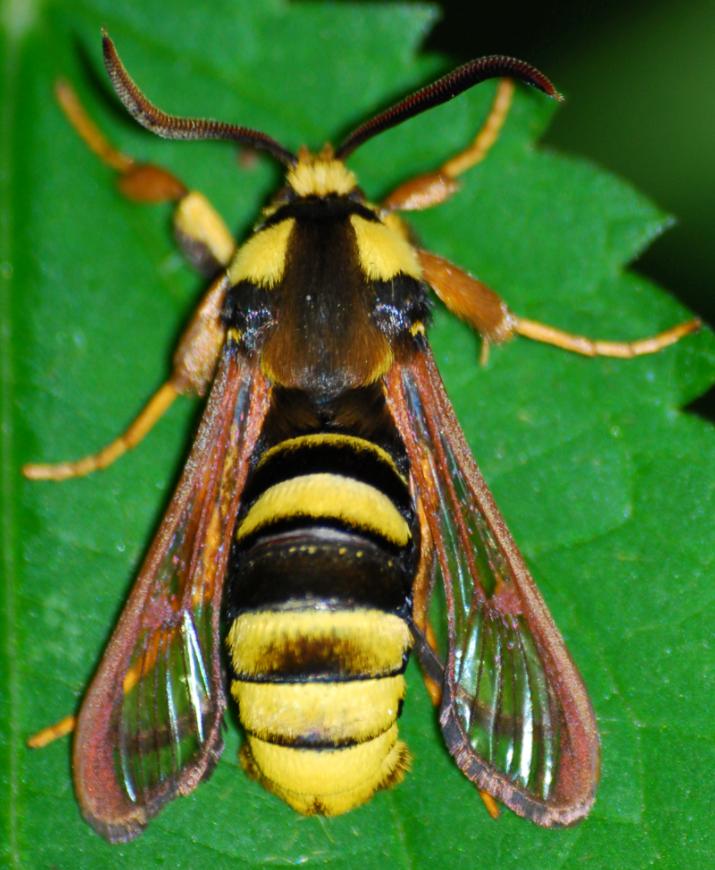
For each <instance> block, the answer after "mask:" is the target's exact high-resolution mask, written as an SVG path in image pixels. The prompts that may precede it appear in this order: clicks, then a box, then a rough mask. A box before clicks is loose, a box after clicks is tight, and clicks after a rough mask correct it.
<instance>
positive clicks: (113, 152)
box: [22, 82, 235, 481]
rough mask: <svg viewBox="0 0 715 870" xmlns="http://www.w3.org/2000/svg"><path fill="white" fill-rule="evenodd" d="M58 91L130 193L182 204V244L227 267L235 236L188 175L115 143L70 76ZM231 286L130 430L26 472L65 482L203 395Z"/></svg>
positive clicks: (188, 338) (211, 267) (211, 302)
mask: <svg viewBox="0 0 715 870" xmlns="http://www.w3.org/2000/svg"><path fill="white" fill-rule="evenodd" d="M55 92H56V95H57V99H58V101H59V104H60V106H61V107H62V109H63V111H64V113H65V115H66V116H67V118H68V119H69V121H70V123H71V124H72V126H73V127H74V128H75V130H76V131H77V133H78V134H79V135H80V136H81V138H82V139H83V141H84V142H85V143H86V144H87V146H88V147H89V148H90V150H91V151H93V152H94V153H95V154H96V155H97V156H98V157H99V158H100V159H101V160H102V161H103V162H104V163H105V164H106V165H107V166H110V167H111V168H112V169H114V170H116V171H117V172H118V173H119V187H120V190H121V191H122V193H123V194H124V195H125V196H127V197H128V198H130V199H133V200H135V201H138V202H163V201H173V202H176V211H175V213H174V227H175V230H176V235H177V238H178V240H179V244H180V245H181V247H182V248H183V250H184V253H186V255H187V256H188V258H189V260H191V262H192V263H193V264H194V265H196V266H197V267H198V268H201V269H203V270H205V271H209V272H215V271H216V269H218V268H221V267H225V266H227V265H228V263H229V262H230V260H231V258H232V257H233V253H234V249H235V242H234V240H233V238H232V236H231V234H230V233H229V232H228V229H227V228H226V226H225V224H224V223H223V221H222V220H221V218H220V217H219V215H218V214H217V212H216V211H215V210H214V209H213V207H212V206H211V205H210V203H209V202H208V200H206V198H205V197H204V196H203V195H202V194H200V193H197V192H196V191H189V190H187V188H186V187H185V186H184V184H182V182H181V181H179V180H178V179H177V178H175V177H174V176H173V175H172V174H171V173H170V172H167V171H166V170H165V169H162V168H161V167H158V166H152V165H150V164H146V163H137V162H136V161H135V160H134V159H133V158H132V157H129V156H128V155H126V154H123V153H122V152H121V151H118V150H117V149H116V148H114V147H113V146H112V145H111V144H110V143H109V142H108V141H107V140H106V139H105V137H104V136H103V134H102V133H101V131H100V130H99V129H98V128H97V127H96V125H95V124H94V123H93V121H92V120H91V118H89V116H88V115H87V113H86V112H85V111H84V108H83V107H82V105H81V103H80V102H79V100H78V99H77V95H76V94H75V92H74V91H73V90H72V88H71V87H70V86H69V85H68V84H67V83H66V82H58V83H57V85H56V88H55ZM226 290H227V284H226V278H225V276H224V275H221V276H219V278H218V279H217V280H215V281H214V282H213V284H212V285H211V287H210V288H209V290H208V291H207V293H206V295H205V297H204V299H203V300H202V302H201V303H200V305H199V307H198V308H197V310H196V312H195V313H194V316H193V317H192V319H191V321H190V323H189V325H188V327H187V328H186V330H185V332H184V335H183V336H182V338H181V340H180V341H179V345H178V347H177V351H176V354H175V355H174V365H173V372H172V375H171V377H170V378H169V380H168V381H166V383H164V384H162V386H161V387H160V388H159V389H158V390H157V391H156V393H155V394H154V395H153V396H152V397H151V399H150V400H149V401H148V402H147V404H146V405H145V407H144V408H143V409H142V411H141V412H140V413H139V415H138V416H137V417H136V419H135V420H134V421H133V422H132V423H131V425H130V426H129V427H128V428H127V429H126V431H125V432H123V433H122V434H121V435H120V436H119V437H118V438H116V439H114V441H112V442H111V443H110V444H108V445H107V446H106V447H103V448H102V449H101V450H99V451H98V452H97V453H93V454H91V455H89V456H84V457H82V458H81V459H77V460H75V461H71V462H58V463H53V464H45V463H30V464H28V465H25V466H24V468H23V470H22V471H23V474H24V475H25V477H28V478H30V479H31V480H52V481H60V480H67V479H68V478H72V477H83V476H84V475H86V474H90V473H91V472H93V471H97V470H99V469H101V468H107V466H109V465H111V464H112V463H113V462H115V461H116V460H117V459H119V457H120V456H123V455H124V454H125V453H126V452H127V451H128V450H131V449H132V448H133V447H136V446H137V444H139V442H140V441H141V440H142V439H143V438H144V437H145V436H146V435H147V434H148V432H149V431H150V430H151V429H152V428H153V427H154V425H155V424H156V423H157V422H158V420H159V419H160V418H161V417H162V416H163V415H164V413H165V412H166V411H167V410H168V409H169V407H170V406H171V404H172V403H173V401H174V399H175V398H176V397H177V396H178V395H180V394H182V393H191V392H193V393H198V394H199V395H201V394H203V392H204V391H205V389H206V386H207V384H208V383H209V381H210V379H211V376H212V374H213V370H214V367H215V363H216V359H217V357H218V353H219V350H220V347H221V345H222V343H223V338H224V330H223V326H222V324H221V320H220V312H221V306H222V304H223V299H224V296H225V293H226Z"/></svg>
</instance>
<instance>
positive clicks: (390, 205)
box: [382, 79, 514, 211]
mask: <svg viewBox="0 0 715 870" xmlns="http://www.w3.org/2000/svg"><path fill="white" fill-rule="evenodd" d="M513 96H514V82H513V81H512V80H511V79H501V80H500V81H499V84H498V85H497V90H496V94H495V96H494V101H493V103H492V106H491V109H490V111H489V115H488V116H487V119H486V121H485V122H484V124H483V125H482V127H481V129H480V130H479V132H478V133H477V135H476V136H475V137H474V139H473V141H472V142H471V143H470V144H469V145H468V146H467V147H466V148H465V149H464V150H463V151H460V152H459V153H458V154H455V155H454V156H453V157H450V159H449V160H447V161H445V162H444V163H443V164H442V165H441V166H440V167H439V169H437V170H435V171H433V172H427V173H426V174H424V175H418V176H417V177H416V178H411V179H410V180H409V181H406V182H404V183H403V184H401V185H399V187H396V188H395V190H393V191H392V192H391V193H390V194H388V195H387V197H386V198H385V200H384V202H383V203H382V205H383V207H384V208H385V209H386V210H388V211H421V210H422V209H426V208H431V207H432V206H433V205H439V204H440V203H442V202H444V201H445V200H447V199H449V198H450V197H451V196H452V195H453V194H454V193H456V191H457V190H458V189H459V184H458V183H457V181H456V178H457V177H458V176H460V175H462V173H464V172H466V171H467V170H468V169H471V168H472V166H476V164H477V163H480V162H481V161H482V160H484V158H485V157H486V156H487V154H488V152H489V150H490V148H491V147H492V145H493V144H494V143H495V142H496V140H497V138H498V137H499V133H500V131H501V128H502V127H503V126H504V121H505V120H506V117H507V115H508V113H509V108H510V107H511V102H512V98H513Z"/></svg>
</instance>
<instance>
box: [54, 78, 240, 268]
mask: <svg viewBox="0 0 715 870" xmlns="http://www.w3.org/2000/svg"><path fill="white" fill-rule="evenodd" d="M55 94H56V96H57V101H58V102H59V104H60V107H61V108H62V111H63V112H64V113H65V116H66V117H67V119H68V121H69V122H70V124H71V125H72V126H73V127H74V129H75V130H76V131H77V133H78V134H79V136H80V137H81V138H82V140H83V141H84V142H85V144H86V145H87V147H88V148H89V149H90V150H91V151H93V152H94V153H95V154H96V155H97V156H98V157H99V158H100V160H101V161H102V162H103V163H105V164H106V165H107V166H109V167H111V168H112V169H114V170H116V172H117V173H118V174H119V178H118V186H119V190H120V192H121V193H122V194H123V195H124V196H126V197H127V198H128V199H131V200H134V201H135V202H143V203H159V202H175V203H176V210H175V212H174V231H175V234H176V239H177V242H178V244H179V247H180V248H181V249H182V251H183V253H184V255H185V256H186V258H187V259H188V261H189V262H190V263H191V265H192V266H194V267H195V268H196V269H198V270H199V271H200V272H201V273H202V274H205V275H215V274H216V272H217V271H218V270H219V269H220V268H222V267H224V266H226V265H228V263H229V261H230V259H231V257H232V256H233V253H234V251H235V248H236V243H235V241H234V239H233V237H232V236H231V233H230V232H229V231H228V228H227V227H226V225H225V224H224V222H223V220H222V219H221V217H220V216H219V214H218V213H217V212H216V210H215V209H214V208H213V206H212V205H211V203H209V201H208V200H207V199H206V197H205V196H204V195H203V194H201V193H199V192H198V191H195V190H189V189H188V188H187V187H186V185H185V184H184V183H183V182H182V181H181V180H180V179H178V178H176V176H175V175H172V173H170V172H169V171H168V170H166V169H163V168H162V167H161V166H155V165H153V164H151V163H140V162H138V161H136V160H135V159H134V158H133V157H130V156H128V155H127V154H124V153H122V152H121V151H119V150H118V149H116V148H115V147H114V146H113V145H112V144H111V143H110V142H108V141H107V139H106V138H105V137H104V135H103V133H102V132H101V131H100V130H99V128H98V127H97V126H96V124H95V123H94V122H93V121H92V119H91V118H90V117H89V115H88V114H87V113H86V111H85V110H84V107H83V106H82V104H81V103H80V101H79V99H78V97H77V94H76V93H75V92H74V90H73V89H72V88H71V87H70V85H69V84H67V82H65V81H58V82H57V84H56V85H55Z"/></svg>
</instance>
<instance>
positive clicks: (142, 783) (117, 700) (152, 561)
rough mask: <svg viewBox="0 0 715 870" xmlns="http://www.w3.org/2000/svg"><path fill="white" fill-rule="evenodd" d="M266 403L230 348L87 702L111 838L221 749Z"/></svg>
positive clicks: (85, 802) (81, 740)
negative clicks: (242, 547) (229, 647)
mask: <svg viewBox="0 0 715 870" xmlns="http://www.w3.org/2000/svg"><path fill="white" fill-rule="evenodd" d="M267 402H268V389H267V386H266V383H265V381H264V379H263V378H262V377H261V376H260V373H257V372H256V371H255V370H254V367H253V366H251V365H249V364H248V363H247V362H246V361H245V360H243V359H241V358H240V357H239V356H238V355H237V353H236V352H235V351H233V350H231V348H229V347H227V348H226V349H225V350H224V354H223V357H222V359H221V362H220V364H219V370H218V373H217V375H216V378H215V381H214V386H213V388H212V392H211V396H210V398H209V401H208V404H207V408H206V411H205V414H204V418H203V420H202V422H201V425H200V427H199V432H198V434H197V437H196V440H195V442H194V446H193V449H192V452H191V455H190V457H189V460H188V462H187V464H186V468H185V471H184V475H183V477H182V479H181V481H180V483H179V486H178V488H177V491H176V493H175V495H174V497H173V499H172V501H171V504H170V505H169V509H168V511H167V513H166V515H165V517H164V519H163V520H162V523H161V526H160V528H159V532H158V534H157V536H156V538H155V540H154V542H153V544H152V546H151V548H150V550H149V554H148V556H147V558H146V561H145V564H144V566H143V568H142V570H141V572H140V575H139V578H138V579H137V582H136V584H135V587H134V590H133V591H132V594H131V597H130V599H129V601H128V602H127V605H126V607H125V610H124V612H123V614H122V617H121V619H120V622H119V625H118V626H117V629H116V631H115V633H114V635H113V637H112V640H111V641H110V644H109V646H108V647H107V650H106V652H105V655H104V658H103V659H102V663H101V665H100V668H99V670H98V672H97V675H96V677H95V679H94V681H93V682H92V685H91V686H90V689H89V691H88V693H87V696H86V698H85V701H84V703H83V705H82V709H81V711H80V717H79V721H78V728H77V738H76V742H75V758H74V767H75V782H76V786H77V792H78V795H79V798H80V803H81V805H82V810H83V812H84V814H85V816H86V818H87V819H88V821H89V822H90V823H91V824H92V825H93V826H94V827H95V828H96V829H97V830H98V831H99V832H100V833H102V834H103V835H104V836H105V837H107V838H108V839H110V840H127V839H131V838H132V837H134V836H136V834H137V833H139V831H140V830H141V828H142V827H143V826H144V825H145V824H146V821H147V820H148V819H149V818H150V817H151V816H153V815H154V814H155V813H156V812H158V810H159V809H160V808H161V807H162V806H163V804H164V803H166V801H167V800H169V799H171V798H172V797H173V796H174V795H176V794H185V793H187V792H189V791H191V790H192V789H193V788H194V787H195V786H196V785H197V784H198V782H200V780H201V779H202V778H203V777H204V776H206V775H207V774H208V773H210V772H211V770H212V769H213V766H214V764H215V762H216V760H217V759H218V756H219V754H220V751H221V736H220V724H221V719H222V716H223V711H224V707H225V699H224V690H223V679H222V671H221V658H220V632H219V620H220V609H221V592H222V586H223V579H224V573H225V569H226V562H227V558H228V551H229V549H230V548H229V547H228V546H227V543H226V542H227V541H230V539H231V535H232V531H233V525H234V522H235V517H236V512H237V509H238V501H239V497H240V493H241V490H242V488H243V482H244V480H245V477H246V473H247V468H248V459H249V457H250V455H251V453H252V452H253V448H254V445H255V442H256V439H257V437H258V434H259V432H260V428H261V426H262V422H263V418H264V415H265V410H266V408H267Z"/></svg>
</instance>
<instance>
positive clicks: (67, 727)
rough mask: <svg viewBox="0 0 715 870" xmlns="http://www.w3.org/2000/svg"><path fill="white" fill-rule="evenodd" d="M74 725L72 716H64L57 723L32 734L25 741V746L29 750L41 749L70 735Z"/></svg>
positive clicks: (74, 720)
mask: <svg viewBox="0 0 715 870" xmlns="http://www.w3.org/2000/svg"><path fill="white" fill-rule="evenodd" d="M75 725H76V719H75V717H74V716H65V717H64V719H60V721H59V722H55V723H54V724H53V725H48V726H47V728H43V729H42V730H41V731H38V732H37V733H36V734H33V735H32V737H28V738H27V741H26V743H27V746H28V748H29V749H43V748H44V747H45V746H49V744H50V743H54V742H55V740H59V739H60V738H62V737H66V736H67V735H68V734H71V733H72V732H73V731H74V729H75Z"/></svg>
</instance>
